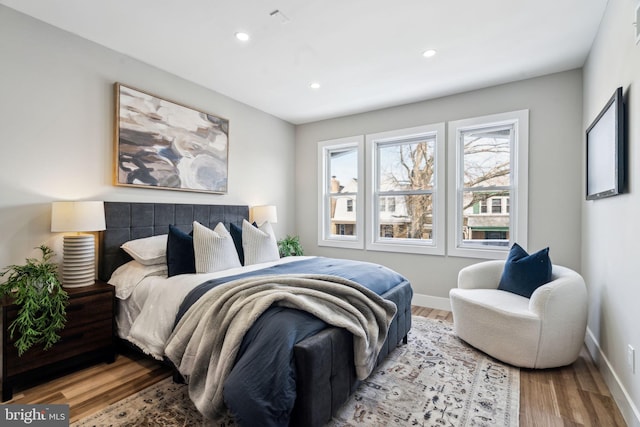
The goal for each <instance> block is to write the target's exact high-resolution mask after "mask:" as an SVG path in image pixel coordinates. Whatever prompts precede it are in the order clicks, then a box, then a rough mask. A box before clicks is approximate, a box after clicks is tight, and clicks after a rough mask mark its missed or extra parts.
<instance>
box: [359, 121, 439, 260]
mask: <svg viewBox="0 0 640 427" xmlns="http://www.w3.org/2000/svg"><path fill="white" fill-rule="evenodd" d="M432 135H433V136H435V138H436V143H435V170H436V172H435V177H434V185H433V191H432V197H433V207H434V208H433V230H432V232H433V238H432V239H430V240H421V239H398V238H394V239H388V238H386V239H385V238H380V237H379V236H378V234H379V233H378V230H379V229H380V226H379V224H378V206H376V203H379V202H378V197H376V192H377V182H376V177H377V175H378V173H377V164H378V163H377V162H378V160H377V158H376V153H377V149H376V148H377V144H379V143H388V142H391V141H402V140H404V139H412V138H419V137H425V136H432ZM445 140H446V139H445V124H444V123H436V124H431V125H425V126H417V127H412V128H407V129H398V130H393V131H388V132H380V133H375V134H370V135H366V148H367V149H366V155H367V163H366V164H367V166H368V167H367V168H366V175H367V179H366V186H367V198H368V199H369V203H368V204H367V209H366V215H367V221H366V223H367V224H368V225H367V244H366V248H367V249H368V250H373V251H385V252H405V253H416V254H427V255H444V253H445V241H446V237H445V222H446V217H445V215H446V207H445V203H446V199H445V177H446V175H445Z"/></svg>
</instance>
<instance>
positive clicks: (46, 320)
mask: <svg viewBox="0 0 640 427" xmlns="http://www.w3.org/2000/svg"><path fill="white" fill-rule="evenodd" d="M39 249H40V250H41V252H42V259H40V260H39V259H36V258H27V259H26V264H24V265H10V266H8V267H6V268H5V269H4V270H3V271H2V272H0V277H5V276H6V278H7V280H6V282H4V283H2V284H0V296H5V295H9V296H11V297H12V298H13V299H14V300H15V303H16V305H17V306H18V307H19V309H18V315H17V317H16V319H15V320H14V321H13V322H11V324H10V325H9V327H8V331H9V334H10V336H11V338H15V337H17V339H16V340H15V346H16V348H17V349H18V355H19V356H22V355H23V354H24V352H26V351H27V350H29V349H30V348H31V347H32V346H34V345H36V344H43V345H44V349H45V350H47V349H49V348H51V346H52V345H53V344H55V343H56V342H58V340H59V339H60V335H59V334H58V332H59V331H60V330H61V329H63V328H64V325H65V324H66V322H67V317H66V306H67V302H68V298H69V296H68V295H67V292H66V291H65V290H64V289H63V288H62V286H61V284H60V280H59V278H58V266H57V265H56V264H54V263H53V262H51V258H52V257H53V255H54V253H53V251H52V250H51V249H50V248H49V247H47V246H45V245H42V246H40V248H39Z"/></svg>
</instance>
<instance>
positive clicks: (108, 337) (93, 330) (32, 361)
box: [5, 318, 113, 375]
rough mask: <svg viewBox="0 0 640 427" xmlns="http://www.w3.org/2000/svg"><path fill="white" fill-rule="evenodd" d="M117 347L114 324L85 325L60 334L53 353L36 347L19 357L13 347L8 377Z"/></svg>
mask: <svg viewBox="0 0 640 427" xmlns="http://www.w3.org/2000/svg"><path fill="white" fill-rule="evenodd" d="M112 345H113V322H112V320H111V319H110V318H109V319H103V320H99V321H97V322H91V323H87V324H84V325H74V326H73V327H72V328H65V329H63V330H62V331H61V333H60V341H58V342H57V343H55V344H54V345H53V347H51V348H50V349H49V350H46V351H45V350H43V349H42V348H43V346H42V345H37V346H34V347H33V348H30V349H29V350H28V351H27V352H25V353H24V354H23V355H22V356H21V357H18V349H16V348H15V346H14V345H13V343H11V344H9V345H8V346H7V347H6V348H5V356H6V359H5V364H6V369H7V375H15V374H19V373H22V372H27V371H29V370H31V369H34V368H38V367H41V366H45V365H48V364H50V363H53V362H58V361H60V360H65V359H68V358H70V357H73V356H77V355H79V354H82V353H86V352H89V351H92V350H97V349H100V348H103V347H110V346H112Z"/></svg>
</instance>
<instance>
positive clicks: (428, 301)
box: [411, 294, 451, 311]
mask: <svg viewBox="0 0 640 427" xmlns="http://www.w3.org/2000/svg"><path fill="white" fill-rule="evenodd" d="M411 304H413V305H419V306H420V307H428V308H435V309H437V310H447V311H451V303H450V302H449V298H442V297H432V296H431V295H424V294H413V299H412V300H411Z"/></svg>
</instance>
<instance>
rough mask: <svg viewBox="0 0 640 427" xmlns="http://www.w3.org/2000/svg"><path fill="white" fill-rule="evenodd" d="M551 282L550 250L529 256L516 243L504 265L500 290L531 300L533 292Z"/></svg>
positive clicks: (543, 250)
mask: <svg viewBox="0 0 640 427" xmlns="http://www.w3.org/2000/svg"><path fill="white" fill-rule="evenodd" d="M550 281H551V259H550V258H549V248H545V249H542V250H540V251H538V252H536V253H534V254H531V255H529V254H528V253H527V251H525V250H524V249H522V247H520V245H518V244H517V243H514V244H513V246H512V247H511V250H510V251H509V256H508V257H507V261H506V263H505V264H504V271H503V272H502V277H501V278H500V284H499V285H498V289H500V290H503V291H507V292H513V293H514V294H518V295H522V296H523V297H527V298H531V294H533V291H535V290H536V289H538V288H539V287H540V286H542V285H544V284H545V283H548V282H550Z"/></svg>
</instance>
